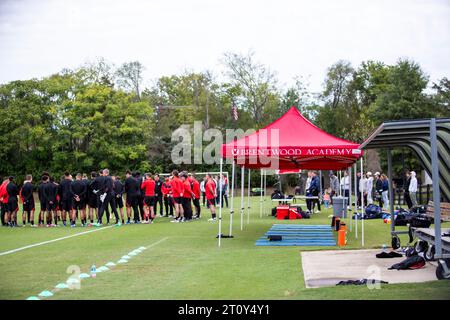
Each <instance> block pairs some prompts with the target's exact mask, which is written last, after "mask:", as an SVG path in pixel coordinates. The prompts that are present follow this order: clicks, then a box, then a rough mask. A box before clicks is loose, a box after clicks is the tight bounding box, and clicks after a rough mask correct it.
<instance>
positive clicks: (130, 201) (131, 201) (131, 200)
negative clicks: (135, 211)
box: [126, 194, 138, 207]
mask: <svg viewBox="0 0 450 320" xmlns="http://www.w3.org/2000/svg"><path fill="white" fill-rule="evenodd" d="M126 203H127V207H134V206H137V205H138V197H137V196H134V195H129V194H127V202H126Z"/></svg>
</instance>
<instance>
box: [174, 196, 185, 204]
mask: <svg viewBox="0 0 450 320" xmlns="http://www.w3.org/2000/svg"><path fill="white" fill-rule="evenodd" d="M172 199H173V202H174V203H175V204H182V203H183V197H176V198H172Z"/></svg>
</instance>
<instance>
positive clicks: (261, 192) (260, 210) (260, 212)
mask: <svg viewBox="0 0 450 320" xmlns="http://www.w3.org/2000/svg"><path fill="white" fill-rule="evenodd" d="M260 175H261V177H260V178H261V179H260V180H261V187H260V188H259V192H260V193H259V218H260V219H261V218H262V210H263V207H262V205H263V169H261V171H260Z"/></svg>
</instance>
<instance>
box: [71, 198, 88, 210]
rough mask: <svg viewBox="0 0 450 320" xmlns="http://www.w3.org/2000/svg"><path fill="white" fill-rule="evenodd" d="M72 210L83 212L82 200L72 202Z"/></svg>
mask: <svg viewBox="0 0 450 320" xmlns="http://www.w3.org/2000/svg"><path fill="white" fill-rule="evenodd" d="M73 208H74V209H75V210H84V209H85V208H86V202H85V201H84V199H81V200H80V201H77V200H73Z"/></svg>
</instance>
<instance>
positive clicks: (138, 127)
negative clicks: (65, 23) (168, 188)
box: [0, 52, 450, 182]
mask: <svg viewBox="0 0 450 320" xmlns="http://www.w3.org/2000/svg"><path fill="white" fill-rule="evenodd" d="M221 62H222V63H223V65H224V66H225V70H226V73H225V78H224V79H225V80H222V81H219V80H218V79H217V78H218V77H217V75H215V74H214V73H213V72H212V71H205V72H189V71H185V72H183V73H181V74H177V75H169V76H163V77H160V78H159V79H157V80H156V81H155V82H154V83H153V84H152V85H151V86H148V87H146V86H144V84H143V83H144V81H143V80H144V79H143V73H144V71H145V67H144V66H143V65H142V64H141V63H140V62H138V61H131V62H127V63H124V64H122V65H120V66H118V67H116V66H115V65H113V64H111V63H109V62H107V61H106V60H104V59H99V60H97V61H94V62H90V63H86V64H85V65H83V66H81V67H79V68H76V69H73V70H71V69H64V70H62V71H61V72H59V73H57V74H53V75H50V76H46V77H43V78H40V79H30V80H18V81H11V82H9V83H5V84H1V85H0V175H3V176H4V175H9V174H13V175H16V176H18V177H21V176H23V175H25V174H27V173H34V174H37V175H39V173H40V172H42V171H49V172H50V173H51V174H54V175H56V176H59V175H61V174H62V173H63V172H64V171H66V170H68V171H71V172H86V173H88V172H90V171H92V170H97V169H99V168H104V167H108V168H109V169H110V170H112V172H118V173H122V172H124V171H125V170H126V169H131V170H141V171H142V172H145V171H150V172H168V171H170V170H172V169H174V168H176V167H177V166H175V165H173V164H172V163H171V161H170V160H169V159H170V151H171V149H172V145H173V142H171V133H172V131H174V130H175V129H177V128H178V127H179V126H180V125H182V124H189V123H192V122H193V121H196V120H197V121H201V122H202V124H203V127H204V129H207V128H218V129H221V130H225V129H226V128H233V127H235V128H242V129H244V130H247V129H249V128H255V129H258V128H261V127H263V126H265V125H267V124H269V123H270V122H272V121H274V120H275V119H277V118H278V117H279V116H281V115H282V114H283V113H284V112H286V111H287V109H289V108H290V107H291V106H292V105H294V106H296V107H297V108H298V109H299V110H300V111H301V112H302V113H303V114H304V115H305V116H306V117H307V118H308V119H309V120H311V121H312V122H313V123H314V124H316V125H317V126H319V127H320V128H321V129H323V130H325V131H327V132H329V133H331V134H333V135H336V136H339V137H342V138H345V139H349V140H352V141H356V142H361V141H362V140H363V139H364V138H365V137H367V135H368V134H369V133H370V132H371V131H372V130H374V129H375V128H376V127H377V126H378V125H379V124H380V123H382V122H383V121H387V120H397V119H414V118H427V117H450V106H449V100H450V97H449V87H450V82H449V80H448V79H447V78H442V79H440V80H439V81H438V82H436V83H430V81H429V77H428V76H427V75H426V73H425V72H424V71H423V70H422V68H421V67H420V65H419V64H418V63H417V62H415V61H412V60H408V59H399V60H398V61H397V63H396V64H394V65H388V64H385V63H383V62H379V61H364V62H362V63H361V64H360V65H359V66H352V65H351V64H350V63H349V62H347V61H337V62H336V63H335V64H333V65H332V66H330V67H329V68H328V69H327V74H326V76H325V79H324V82H323V90H322V92H320V93H319V94H314V93H312V92H311V91H310V90H309V88H308V84H307V81H306V80H305V78H303V77H301V76H298V77H297V78H296V79H295V83H294V85H292V86H289V87H288V88H284V87H281V86H279V85H278V81H277V77H276V74H275V73H274V72H272V71H271V70H270V68H269V67H268V66H266V65H264V64H261V63H259V62H257V61H256V59H255V56H254V54H253V53H252V52H250V53H248V54H244V55H242V54H236V53H226V54H224V56H223V57H222V59H221ZM233 104H234V105H236V106H237V108H238V115H239V118H238V120H237V121H235V120H234V118H233V115H232V112H231V106H232V105H233ZM405 152H407V153H408V152H409V151H405ZM395 157H399V153H398V152H397V153H396V154H394V160H395ZM406 158H407V159H410V160H408V161H410V162H411V161H412V162H411V163H408V165H409V166H410V167H414V166H415V165H417V163H415V162H414V157H406ZM184 169H188V170H195V171H208V170H215V169H216V168H213V167H212V166H208V165H196V166H195V167H194V166H193V165H187V166H185V167H184ZM396 170H397V171H398V170H399V169H398V167H396ZM253 178H254V179H255V182H257V181H259V178H258V175H254V177H253Z"/></svg>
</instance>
